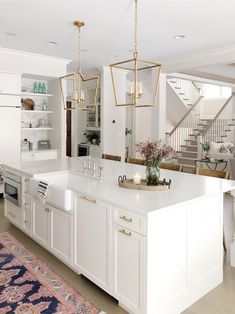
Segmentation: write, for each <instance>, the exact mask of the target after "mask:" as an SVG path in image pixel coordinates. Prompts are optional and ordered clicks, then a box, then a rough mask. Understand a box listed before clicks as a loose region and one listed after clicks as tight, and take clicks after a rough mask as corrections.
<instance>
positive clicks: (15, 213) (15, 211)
mask: <svg viewBox="0 0 235 314" xmlns="http://www.w3.org/2000/svg"><path fill="white" fill-rule="evenodd" d="M4 210H5V216H6V217H7V218H8V219H9V220H10V222H12V223H13V224H14V225H16V226H20V225H21V221H22V209H21V207H18V206H16V205H14V204H13V203H11V202H9V201H8V200H6V199H5V200H4Z"/></svg>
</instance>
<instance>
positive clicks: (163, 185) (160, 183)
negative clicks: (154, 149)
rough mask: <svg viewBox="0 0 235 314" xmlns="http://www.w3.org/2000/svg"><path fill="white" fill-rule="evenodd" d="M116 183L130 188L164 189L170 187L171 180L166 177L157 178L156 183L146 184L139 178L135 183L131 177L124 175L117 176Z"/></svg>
mask: <svg viewBox="0 0 235 314" xmlns="http://www.w3.org/2000/svg"><path fill="white" fill-rule="evenodd" d="M118 185H119V186H120V187H122V188H125V189H130V190H144V191H166V190H168V189H170V187H171V180H169V181H168V182H167V181H166V179H163V180H159V181H158V185H148V183H147V181H146V180H141V181H140V183H138V184H136V183H135V182H134V178H133V179H127V178H126V175H123V176H119V177H118Z"/></svg>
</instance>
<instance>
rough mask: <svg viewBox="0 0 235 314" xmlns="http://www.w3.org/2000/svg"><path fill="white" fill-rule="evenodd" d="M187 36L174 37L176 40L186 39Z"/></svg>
mask: <svg viewBox="0 0 235 314" xmlns="http://www.w3.org/2000/svg"><path fill="white" fill-rule="evenodd" d="M185 37H186V36H185V35H176V36H174V38H175V39H184V38H185Z"/></svg>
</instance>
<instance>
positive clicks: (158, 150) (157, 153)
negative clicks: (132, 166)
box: [136, 140, 173, 166]
mask: <svg viewBox="0 0 235 314" xmlns="http://www.w3.org/2000/svg"><path fill="white" fill-rule="evenodd" d="M136 147H137V152H138V153H140V155H141V157H143V158H144V159H145V160H146V165H147V166H157V165H159V163H160V161H162V160H164V159H166V158H168V157H170V156H172V154H173V148H172V147H171V146H167V145H166V144H163V143H162V142H161V140H159V141H154V142H150V141H145V142H141V143H138V144H137V145H136Z"/></svg>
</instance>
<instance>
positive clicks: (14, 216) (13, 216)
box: [8, 212, 16, 218]
mask: <svg viewBox="0 0 235 314" xmlns="http://www.w3.org/2000/svg"><path fill="white" fill-rule="evenodd" d="M8 214H9V215H10V216H11V217H12V218H16V215H14V214H12V213H11V212H9V213H8Z"/></svg>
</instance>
